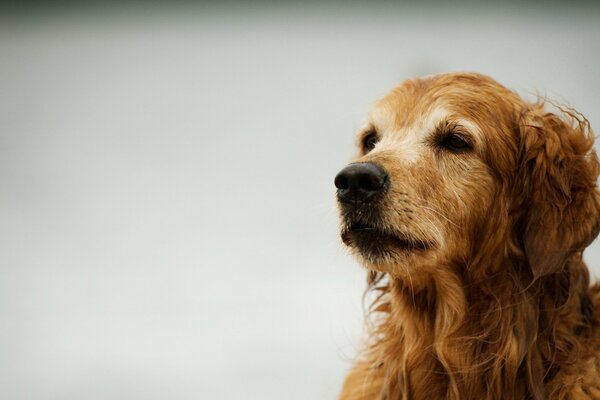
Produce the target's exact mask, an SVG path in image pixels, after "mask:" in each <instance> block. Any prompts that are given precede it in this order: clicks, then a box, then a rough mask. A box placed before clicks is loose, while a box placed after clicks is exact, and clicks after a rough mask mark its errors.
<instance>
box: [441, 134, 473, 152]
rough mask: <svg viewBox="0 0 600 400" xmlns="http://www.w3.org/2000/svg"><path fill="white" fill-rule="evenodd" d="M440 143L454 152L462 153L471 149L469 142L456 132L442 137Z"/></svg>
mask: <svg viewBox="0 0 600 400" xmlns="http://www.w3.org/2000/svg"><path fill="white" fill-rule="evenodd" d="M440 145H441V146H442V147H444V148H446V149H448V150H450V151H451V152H453V153H460V152H463V151H468V150H470V149H471V145H470V144H469V142H467V141H466V140H465V139H463V138H462V137H460V136H458V135H457V134H454V133H451V134H449V135H448V136H446V137H445V138H444V139H442V141H441V143H440Z"/></svg>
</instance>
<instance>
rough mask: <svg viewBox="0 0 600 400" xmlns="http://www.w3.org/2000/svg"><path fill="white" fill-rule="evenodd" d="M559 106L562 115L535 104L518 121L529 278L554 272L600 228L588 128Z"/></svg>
mask: <svg viewBox="0 0 600 400" xmlns="http://www.w3.org/2000/svg"><path fill="white" fill-rule="evenodd" d="M560 111H561V112H562V113H563V114H564V115H563V116H562V117H559V116H558V115H556V114H552V113H549V112H545V111H544V109H543V104H541V103H539V104H535V105H533V106H532V107H531V108H530V109H529V110H528V111H527V112H526V113H525V114H524V115H523V117H522V118H521V122H520V124H519V131H520V132H519V133H520V149H519V151H520V157H519V159H520V165H519V170H518V174H519V175H520V179H518V180H517V181H518V182H520V183H519V184H520V186H521V187H520V188H519V189H518V190H517V191H518V192H519V196H520V197H521V200H522V202H521V206H522V207H524V214H523V215H522V219H521V224H520V230H521V235H522V236H521V239H522V243H523V246H524V251H525V255H526V257H527V260H528V262H529V265H530V267H531V271H532V273H533V277H534V279H537V278H539V277H540V276H543V275H547V274H552V273H556V272H559V271H560V270H561V269H562V267H563V266H564V264H565V262H566V261H567V259H568V258H569V257H570V256H572V255H573V254H575V253H577V252H580V251H582V250H583V249H584V248H585V247H587V246H588V245H589V244H590V243H591V242H592V241H593V240H594V238H595V237H596V236H597V235H598V230H599V229H600V196H599V193H598V191H597V189H596V178H597V176H598V172H599V165H598V158H597V157H596V152H595V151H594V148H593V145H594V137H593V132H592V131H591V130H590V128H589V123H588V121H587V120H586V119H585V118H584V117H583V116H581V115H580V114H578V113H577V112H576V111H574V110H571V109H560Z"/></svg>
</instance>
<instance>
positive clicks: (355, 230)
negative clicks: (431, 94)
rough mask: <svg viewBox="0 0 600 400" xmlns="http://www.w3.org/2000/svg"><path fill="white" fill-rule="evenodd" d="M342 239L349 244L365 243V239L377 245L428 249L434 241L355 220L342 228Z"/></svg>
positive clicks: (404, 248)
mask: <svg viewBox="0 0 600 400" xmlns="http://www.w3.org/2000/svg"><path fill="white" fill-rule="evenodd" d="M341 236H342V241H343V242H344V243H345V244H346V245H348V246H352V245H358V246H360V245H361V244H364V242H365V241H369V242H372V243H370V245H369V247H371V245H376V246H393V247H394V248H399V249H403V250H427V249H429V248H431V247H432V243H431V242H429V241H427V240H422V239H418V238H415V237H413V236H412V235H410V234H407V233H405V232H399V231H395V230H390V229H385V228H379V227H377V226H374V225H372V224H368V223H364V222H354V223H351V224H349V225H347V226H346V227H345V228H344V229H343V230H342V234H341Z"/></svg>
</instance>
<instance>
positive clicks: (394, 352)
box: [372, 262, 591, 399]
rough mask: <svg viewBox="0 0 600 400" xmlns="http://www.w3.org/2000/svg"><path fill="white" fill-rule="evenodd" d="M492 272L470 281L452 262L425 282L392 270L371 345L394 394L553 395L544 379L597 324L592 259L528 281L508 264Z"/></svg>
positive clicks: (388, 392)
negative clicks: (589, 310) (589, 311)
mask: <svg viewBox="0 0 600 400" xmlns="http://www.w3.org/2000/svg"><path fill="white" fill-rule="evenodd" d="M488 279H489V281H488V282H473V281H469V280H468V279H467V278H465V277H464V276H461V275H460V274H457V273H456V272H453V271H452V270H451V269H450V268H448V269H440V272H439V275H438V276H436V279H432V281H431V284H429V285H427V286H426V287H423V288H421V289H420V290H414V289H413V287H412V286H411V285H410V283H407V282H406V281H404V280H401V279H394V278H391V279H390V281H389V282H388V289H387V290H388V291H389V292H388V298H387V300H386V302H387V304H386V307H383V309H385V310H386V315H387V316H386V318H385V320H384V322H383V323H382V324H381V325H380V326H379V328H378V336H379V338H380V340H379V341H378V342H377V343H376V344H375V345H374V346H373V349H372V350H373V353H372V354H373V356H374V357H375V359H374V367H375V368H378V369H381V370H382V372H383V375H384V381H385V384H384V390H383V392H384V393H383V394H384V395H385V396H387V397H386V398H397V397H399V394H402V396H404V397H400V398H407V399H421V398H423V399H433V398H435V399H444V398H448V399H472V398H473V399H475V398H477V399H484V398H534V399H537V398H540V399H541V398H544V397H545V395H544V393H543V390H544V382H547V381H548V380H549V379H552V376H553V375H555V374H556V373H557V370H558V369H559V368H560V365H561V364H564V363H569V362H570V359H571V357H572V355H571V354H572V353H573V350H575V349H574V347H576V346H577V345H578V343H577V340H575V341H574V338H576V337H578V336H581V335H583V336H585V335H586V332H585V329H586V327H587V328H589V321H587V320H586V316H585V306H586V305H589V304H591V303H589V302H586V301H585V300H586V299H589V298H588V297H587V295H586V290H587V287H588V284H589V278H588V274H587V269H586V267H585V265H583V264H582V263H580V262H579V263H578V264H577V265H575V264H574V265H568V266H566V268H565V272H564V273H562V274H557V275H554V276H551V277H545V278H544V279H541V280H539V281H537V282H534V283H532V284H530V285H529V286H520V285H518V284H517V283H516V282H518V281H516V280H515V276H514V275H513V274H508V273H498V274H495V275H494V276H492V277H489V278H488ZM582 301H583V303H582ZM550 327H553V328H552V329H550ZM563 331H564V332H570V333H572V334H569V335H567V336H568V337H561V336H560V333H561V332H563ZM587 334H589V332H587Z"/></svg>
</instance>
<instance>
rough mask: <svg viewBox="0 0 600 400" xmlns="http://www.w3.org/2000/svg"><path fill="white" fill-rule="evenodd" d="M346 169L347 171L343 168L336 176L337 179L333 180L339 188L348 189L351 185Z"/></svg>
mask: <svg viewBox="0 0 600 400" xmlns="http://www.w3.org/2000/svg"><path fill="white" fill-rule="evenodd" d="M344 171H345V169H343V170H341V171H340V172H339V173H338V174H337V175H336V176H335V179H334V181H333V183H334V184H335V187H336V188H338V189H348V188H349V187H350V184H349V183H348V177H347V176H346V174H345V173H344Z"/></svg>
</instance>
